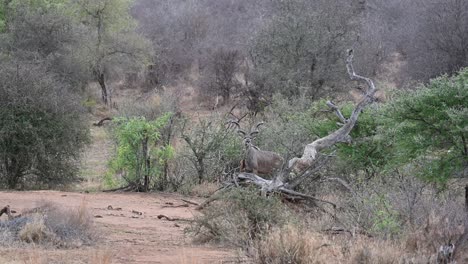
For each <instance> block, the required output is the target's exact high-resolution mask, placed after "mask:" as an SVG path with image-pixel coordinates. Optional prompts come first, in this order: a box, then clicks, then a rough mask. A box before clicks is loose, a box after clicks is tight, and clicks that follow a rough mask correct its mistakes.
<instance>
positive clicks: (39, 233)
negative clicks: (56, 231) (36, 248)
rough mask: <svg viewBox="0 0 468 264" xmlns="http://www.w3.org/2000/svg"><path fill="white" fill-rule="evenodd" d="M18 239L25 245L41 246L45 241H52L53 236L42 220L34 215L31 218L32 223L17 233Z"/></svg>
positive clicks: (39, 216) (37, 215)
mask: <svg viewBox="0 0 468 264" xmlns="http://www.w3.org/2000/svg"><path fill="white" fill-rule="evenodd" d="M18 237H19V239H20V240H21V241H24V242H26V243H35V244H41V243H43V242H45V241H47V240H52V239H53V238H54V235H53V233H51V232H50V231H49V229H48V228H47V226H46V225H45V223H44V218H43V217H42V216H41V215H39V214H36V215H34V216H33V218H32V221H31V222H29V223H27V224H26V225H25V226H24V227H23V228H22V229H21V230H20V231H19V234H18Z"/></svg>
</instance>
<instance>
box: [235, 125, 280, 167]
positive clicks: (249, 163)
mask: <svg viewBox="0 0 468 264" xmlns="http://www.w3.org/2000/svg"><path fill="white" fill-rule="evenodd" d="M231 123H233V124H235V125H237V127H238V130H237V132H238V133H239V134H241V135H242V136H243V138H244V145H245V150H246V152H245V158H244V159H243V160H242V161H241V172H243V171H245V172H251V173H254V174H263V175H271V174H272V173H274V172H275V170H279V169H281V166H282V165H283V162H284V160H283V158H282V157H281V156H280V155H279V154H277V153H275V152H272V151H265V150H260V149H259V148H258V147H257V146H255V145H254V144H253V143H252V140H253V139H254V138H255V135H257V134H258V133H259V131H258V127H259V126H260V125H262V124H263V122H260V123H258V124H257V125H256V126H255V130H254V131H251V132H250V133H249V134H247V133H245V131H243V130H242V129H240V126H239V123H238V122H235V121H231Z"/></svg>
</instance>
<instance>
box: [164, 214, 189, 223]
mask: <svg viewBox="0 0 468 264" xmlns="http://www.w3.org/2000/svg"><path fill="white" fill-rule="evenodd" d="M158 219H165V220H167V221H171V222H173V221H184V222H193V220H192V219H185V218H177V217H175V218H171V217H169V216H165V215H158Z"/></svg>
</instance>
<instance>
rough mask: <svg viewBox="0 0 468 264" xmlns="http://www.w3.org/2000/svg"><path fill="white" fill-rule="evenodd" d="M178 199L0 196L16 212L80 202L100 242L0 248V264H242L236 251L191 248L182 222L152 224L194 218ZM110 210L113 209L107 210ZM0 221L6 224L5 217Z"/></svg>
mask: <svg viewBox="0 0 468 264" xmlns="http://www.w3.org/2000/svg"><path fill="white" fill-rule="evenodd" d="M181 199H184V197H183V196H180V195H176V194H164V193H163V194H138V193H69V192H57V191H35V192H0V201H1V204H2V205H7V204H9V205H10V206H11V208H12V209H14V210H17V211H18V212H21V211H23V210H27V209H31V208H34V207H36V206H38V205H39V204H40V203H42V202H52V203H55V204H57V205H60V206H63V207H66V208H74V207H78V206H79V205H80V204H81V203H83V202H84V203H86V206H87V208H88V209H89V210H90V213H91V214H92V215H93V216H94V217H95V218H94V219H95V224H96V230H97V232H100V237H101V238H100V240H99V241H98V242H97V243H96V245H94V246H92V247H90V246H82V247H80V248H77V249H67V250H62V249H60V250H59V249H53V250H45V249H41V248H33V247H31V248H24V249H18V248H12V249H8V248H0V263H167V264H178V263H192V264H195V263H199V264H203V263H213V264H214V263H242V262H240V261H239V260H238V259H239V258H238V257H237V253H236V250H235V249H226V248H221V247H216V246H213V245H200V244H196V243H194V242H193V241H192V239H191V237H189V236H188V235H186V234H184V228H185V227H187V223H186V222H183V221H178V222H170V221H163V220H159V219H158V218H157V216H158V215H160V214H163V215H166V216H169V217H172V218H174V217H177V218H184V219H192V218H193V216H194V215H195V214H197V211H196V210H195V206H194V205H190V206H189V207H176V206H179V205H185V204H186V203H185V202H183V201H182V200H181ZM185 199H189V200H191V201H196V202H200V200H197V199H195V198H185ZM109 206H112V208H114V209H113V210H109V209H108V207H109ZM115 208H121V210H115ZM132 211H137V212H141V213H142V214H141V215H140V214H139V213H135V212H132ZM101 217H102V218H101ZM1 218H2V219H0V220H2V221H3V220H5V218H4V216H2V217H1Z"/></svg>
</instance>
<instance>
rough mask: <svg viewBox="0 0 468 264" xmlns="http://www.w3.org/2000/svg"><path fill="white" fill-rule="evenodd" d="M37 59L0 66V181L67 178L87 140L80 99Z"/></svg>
mask: <svg viewBox="0 0 468 264" xmlns="http://www.w3.org/2000/svg"><path fill="white" fill-rule="evenodd" d="M54 77H55V76H54V75H52V74H50V73H48V72H47V71H46V67H44V65H42V64H40V63H39V64H38V63H27V62H5V61H4V62H2V63H1V64H0V83H1V85H0V150H1V151H0V184H1V185H3V186H7V187H9V188H17V187H23V188H24V187H30V188H31V187H38V186H41V184H51V185H54V184H61V183H66V182H70V181H71V180H73V179H74V177H75V176H76V173H77V169H78V167H77V165H78V164H79V163H78V161H79V158H80V151H81V150H82V148H83V146H84V144H85V143H86V142H87V138H88V137H87V136H88V134H87V129H86V125H85V124H86V123H85V120H84V119H83V116H82V111H81V109H82V108H81V106H80V104H79V102H80V100H79V97H77V96H76V95H74V94H73V93H70V91H69V89H68V87H67V86H66V84H64V83H62V82H60V81H59V80H57V78H54Z"/></svg>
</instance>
